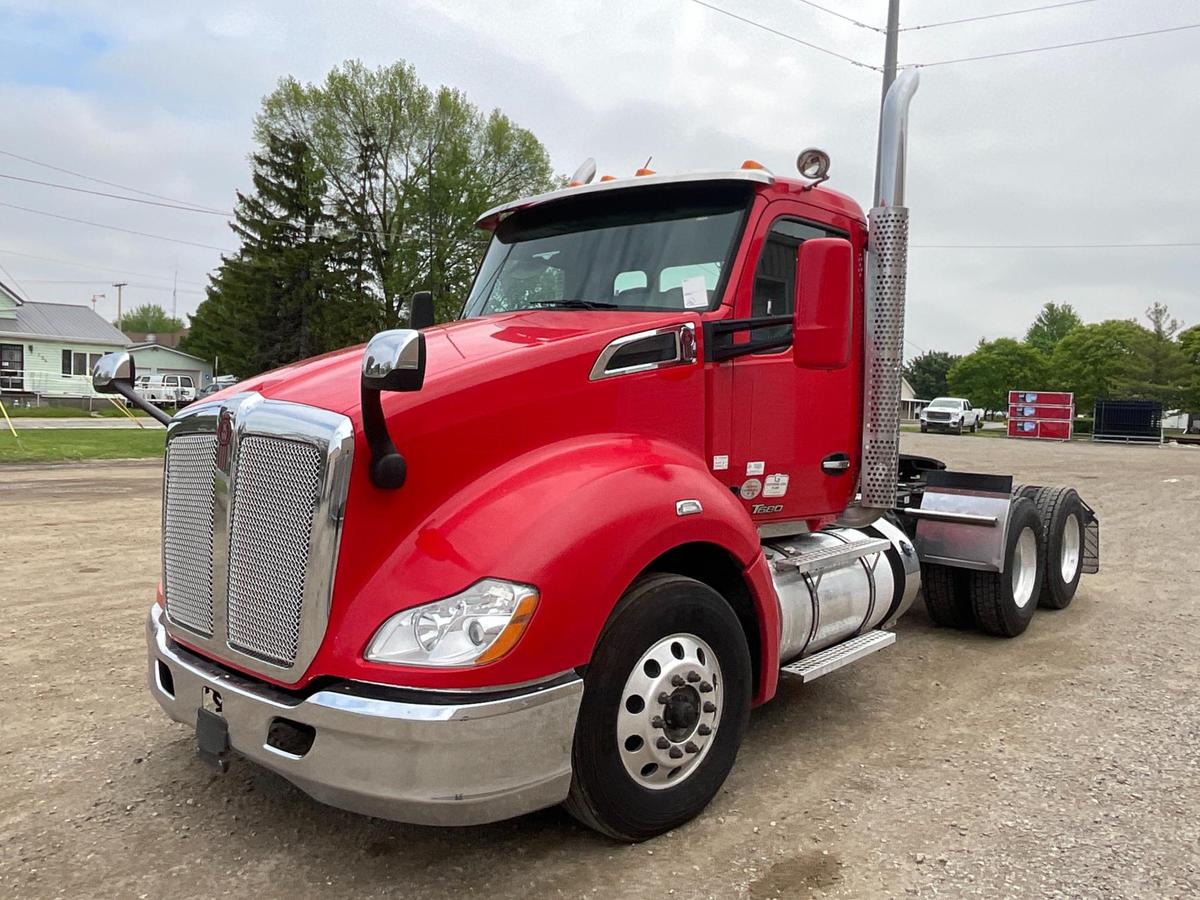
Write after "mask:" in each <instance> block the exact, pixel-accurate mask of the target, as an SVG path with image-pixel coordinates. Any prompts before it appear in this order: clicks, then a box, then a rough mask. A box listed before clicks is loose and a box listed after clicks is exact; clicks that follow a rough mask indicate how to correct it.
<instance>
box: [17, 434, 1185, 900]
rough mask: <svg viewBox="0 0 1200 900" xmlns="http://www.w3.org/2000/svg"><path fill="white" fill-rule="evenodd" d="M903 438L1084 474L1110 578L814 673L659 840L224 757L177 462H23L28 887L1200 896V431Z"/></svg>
mask: <svg viewBox="0 0 1200 900" xmlns="http://www.w3.org/2000/svg"><path fill="white" fill-rule="evenodd" d="M904 442H905V445H906V448H907V449H909V450H911V451H914V452H921V453H928V454H930V455H937V456H940V457H942V458H944V459H946V460H947V461H949V462H950V463H951V464H952V465H954V466H956V467H959V468H962V469H967V470H975V471H999V472H1004V471H1012V472H1014V474H1016V475H1017V476H1018V478H1019V480H1023V481H1028V482H1039V481H1041V482H1072V483H1075V484H1076V485H1077V486H1078V487H1079V489H1080V492H1081V493H1082V494H1083V496H1084V498H1085V499H1086V500H1088V501H1089V502H1091V503H1092V504H1093V505H1094V506H1095V507H1096V508H1097V510H1098V511H1099V514H1100V516H1101V519H1102V522H1103V526H1102V546H1103V556H1102V559H1103V562H1102V566H1103V570H1102V572H1101V574H1099V575H1096V576H1092V577H1090V578H1085V580H1084V582H1083V584H1082V586H1081V589H1080V593H1079V595H1078V596H1077V597H1076V600H1075V603H1074V604H1073V605H1072V606H1071V608H1070V609H1068V610H1066V611H1064V612H1060V613H1053V612H1045V611H1042V612H1039V613H1038V615H1037V617H1036V618H1035V619H1034V622H1033V625H1032V626H1031V628H1030V630H1029V631H1028V632H1027V633H1026V634H1025V635H1024V636H1023V637H1021V638H1018V639H1017V640H1014V641H1004V640H999V639H993V638H985V637H982V636H979V635H973V634H966V635H964V634H959V633H954V632H949V631H943V630H939V629H936V628H934V627H932V625H931V624H930V622H929V620H928V619H927V618H926V616H925V614H924V611H923V609H920V608H918V609H916V610H915V611H914V612H913V613H912V614H910V615H909V616H908V617H907V618H906V619H905V620H903V621H902V622H901V624H900V627H899V629H898V632H899V640H898V641H897V643H896V645H895V646H894V647H892V648H891V649H889V650H886V651H884V652H883V653H880V654H877V655H875V656H873V657H870V658H869V659H868V660H865V661H864V662H862V663H860V664H858V665H855V666H852V667H850V668H847V669H844V670H842V671H840V672H838V673H836V674H833V675H831V676H829V677H827V678H824V679H822V680H820V681H818V682H816V683H815V684H813V685H809V686H807V687H802V686H801V685H799V684H798V683H796V682H795V681H793V680H791V679H790V678H789V679H787V680H786V681H785V683H784V684H783V686H782V688H781V690H780V696H778V697H777V698H776V699H775V701H773V702H772V703H770V704H769V705H768V706H766V707H765V708H763V709H761V710H759V711H757V712H756V713H755V715H754V716H753V719H752V721H751V726H750V731H749V734H748V736H747V740H746V743H745V745H744V747H743V750H742V753H741V756H740V757H739V760H738V765H737V767H736V768H735V770H734V773H733V775H732V777H731V778H730V780H729V782H728V783H727V785H726V787H725V790H724V791H723V793H722V794H721V795H720V796H719V797H718V798H717V800H716V801H715V802H714V804H713V805H712V806H711V807H710V809H709V810H708V812H707V814H706V815H705V816H703V817H702V818H701V819H699V820H698V821H696V822H693V823H692V824H691V825H689V826H687V827H685V828H682V829H680V830H678V831H676V832H675V833H673V834H670V835H667V836H665V837H663V838H660V839H658V840H656V841H653V842H650V843H648V844H643V845H640V846H636V847H629V846H623V845H618V844H614V843H612V842H609V841H606V840H604V839H601V838H599V837H597V836H595V835H593V834H592V833H590V832H588V831H585V830H583V829H582V828H580V827H578V826H576V825H575V824H574V823H573V822H572V820H571V819H569V818H568V817H567V816H566V815H565V814H564V813H562V812H560V811H558V810H549V811H546V812H543V813H539V814H537V815H533V816H528V817H525V818H523V819H520V820H517V821H513V822H507V823H501V824H498V825H493V826H487V827H480V828H470V829H460V830H434V829H425V828H416V827H409V826H404V825H397V824H394V823H389V822H383V821H378V820H372V819H365V818H360V817H356V816H352V815H349V814H344V813H341V812H338V811H336V810H332V809H329V808H326V807H323V806H321V805H319V804H317V803H315V802H314V801H311V800H309V799H308V798H307V797H305V796H304V795H303V794H301V793H300V792H299V791H297V790H295V789H293V788H292V787H290V786H289V785H288V784H287V783H286V782H284V781H282V780H281V779H279V778H277V777H275V776H273V775H270V774H268V773H266V772H264V771H262V770H258V769H255V768H253V767H252V766H250V765H249V764H247V763H244V762H240V763H235V764H234V767H233V769H232V770H231V772H230V773H229V774H228V775H226V776H224V777H219V776H216V775H214V773H213V772H212V771H210V770H209V769H207V768H205V767H204V766H203V765H202V764H201V763H200V762H199V761H198V760H197V759H196V756H195V752H194V749H193V743H192V736H191V733H190V732H189V731H187V730H186V729H184V728H183V727H181V726H178V725H175V724H173V723H170V722H169V721H168V720H167V719H166V718H165V717H164V716H163V715H162V714H161V713H160V711H159V709H158V707H157V705H156V704H154V702H153V701H152V700H151V698H150V696H149V695H148V694H147V692H146V689H145V686H144V684H143V666H144V654H145V650H144V643H143V618H144V616H145V613H146V610H147V608H148V607H149V604H150V602H151V600H152V596H153V591H154V585H155V582H156V580H157V566H158V517H159V502H160V501H159V465H158V464H157V463H150V462H147V463H136V464H126V463H105V464H93V465H67V466H58V467H41V468H36V467H7V468H4V467H0V485H2V486H3V487H2V489H0V641H2V647H3V653H2V654H0V678H2V679H3V683H4V684H5V685H6V686H7V688H8V689H7V690H6V691H5V692H4V693H3V694H2V695H0V895H2V896H5V897H54V896H68V897H72V896H106V897H107V896H111V897H134V896H142V897H155V898H157V897H166V896H170V897H173V898H182V897H204V896H225V895H236V896H255V895H258V896H263V897H274V896H286V895H291V896H308V895H338V896H354V897H375V896H385V895H386V896H403V897H457V896H479V897H516V896H526V897H534V896H537V897H558V896H563V897H591V896H597V897H656V898H662V897H665V896H668V895H671V896H674V897H681V898H689V897H720V898H725V897H750V898H756V900H761V898H770V897H806V896H814V895H815V896H822V897H877V896H893V895H899V896H905V895H916V896H925V897H927V896H933V895H942V896H953V897H958V896H976V895H978V896H988V897H1001V896H1055V897H1058V896H1061V897H1072V898H1074V897H1156V898H1157V897H1182V896H1196V895H1197V894H1200V849H1198V848H1200V777H1198V776H1200V692H1198V691H1197V687H1196V685H1197V682H1198V681H1200V653H1198V652H1197V646H1198V645H1200V599H1198V597H1197V592H1196V590H1195V589H1194V585H1195V584H1196V583H1197V580H1198V576H1200V552H1198V551H1200V544H1198V542H1197V540H1196V534H1197V533H1200V450H1192V449H1186V448H1174V449H1167V448H1162V449H1156V448H1133V447H1112V446H1092V445H1089V444H1073V445H1069V446H1063V445H1042V444H1038V445H1030V444H1017V443H1015V442H1011V441H1005V440H984V439H980V438H958V437H953V436H944V437H943V436H934V435H929V436H924V435H905V438H904ZM110 537H116V538H117V539H118V541H119V543H120V545H121V547H122V549H119V550H114V549H110V548H108V547H106V545H105V541H106V538H110Z"/></svg>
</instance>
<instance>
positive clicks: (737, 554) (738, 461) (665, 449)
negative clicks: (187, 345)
mask: <svg viewBox="0 0 1200 900" xmlns="http://www.w3.org/2000/svg"><path fill="white" fill-rule="evenodd" d="M781 215H787V216H793V217H798V218H802V219H806V220H808V221H811V222H815V223H819V224H825V225H828V226H831V227H833V228H834V229H837V230H839V231H841V232H843V233H844V234H845V235H847V236H848V238H849V240H850V243H851V245H852V247H853V266H854V273H855V277H854V285H853V317H852V326H851V352H850V354H849V362H848V363H847V364H846V365H845V366H842V367H838V368H824V369H802V368H800V367H798V366H796V364H795V363H794V361H793V359H792V352H791V350H790V349H788V350H784V351H781V352H777V353H772V354H765V355H759V356H752V357H743V358H740V359H737V360H734V361H728V362H723V363H703V362H700V363H697V364H696V365H690V366H678V367H674V368H667V369H661V370H657V371H652V372H645V373H640V374H635V375H627V376H621V377H617V378H609V379H602V380H599V381H589V380H588V373H589V371H590V369H591V366H592V364H593V362H594V361H595V359H596V357H597V354H598V353H599V352H600V351H601V350H602V349H603V348H604V347H605V346H606V345H607V344H608V343H609V342H610V341H612V340H613V339H614V338H617V337H620V336H622V335H625V334H629V333H632V332H635V331H641V330H645V329H649V328H655V327H660V326H664V325H670V324H676V323H680V322H693V323H695V325H696V333H697V338H698V341H699V343H700V347H699V353H700V356H701V359H703V352H704V346H703V343H704V340H703V329H702V327H701V326H702V323H703V322H704V321H706V320H714V319H723V318H730V317H734V316H736V317H748V316H749V314H750V299H751V292H752V288H753V279H754V270H755V266H756V265H757V262H758V256H759V254H760V252H761V250H762V245H763V238H764V236H765V235H766V233H767V231H768V230H769V228H770V225H771V223H772V222H773V221H774V220H775V219H776V218H777V217H778V216H781ZM864 245H865V221H864V217H863V214H862V211H861V209H859V207H858V206H857V205H856V204H855V203H854V202H853V201H852V200H850V199H849V198H846V197H844V196H843V195H841V194H838V193H836V192H834V191H830V190H826V189H815V190H809V189H806V188H804V186H803V185H801V184H800V183H799V182H795V181H788V180H780V181H777V182H776V183H775V184H774V185H772V186H762V187H761V188H759V189H758V194H757V196H756V197H755V198H754V200H753V204H752V207H751V211H750V215H749V217H748V220H747V227H746V231H745V234H744V235H743V237H742V240H741V242H740V245H739V247H738V250H737V253H736V257H735V263H734V266H733V268H732V271H731V277H730V278H729V280H728V284H727V286H726V290H725V294H724V297H723V298H722V302H721V305H720V306H719V307H718V308H717V309H715V310H713V311H711V312H703V313H699V314H697V313H692V312H685V311H678V310H676V311H670V312H612V311H603V312H591V311H569V310H537V311H525V312H517V313H509V314H503V315H494V316H488V317H485V318H479V319H470V320H463V321H458V322H454V323H451V324H448V325H443V326H438V327H434V328H430V329H427V330H426V331H425V334H426V342H427V359H428V363H427V375H426V379H425V385H424V387H423V388H422V390H421V391H419V392H416V393H408V394H385V395H384V398H383V406H384V412H385V415H386V416H387V418H388V424H389V429H390V431H391V434H392V437H393V439H394V441H395V443H396V445H397V447H398V449H399V450H400V452H401V453H402V454H403V455H404V456H405V458H406V460H407V463H408V480H407V482H406V484H405V485H404V487H403V488H401V489H399V490H394V491H380V490H377V489H376V488H374V487H373V486H372V485H371V483H370V480H369V478H368V475H367V466H368V462H369V453H368V451H367V447H366V441H365V439H364V437H363V435H362V432H361V428H362V423H361V416H360V411H359V367H360V362H361V356H362V348H361V347H355V348H351V349H348V350H344V351H340V352H337V353H331V354H327V355H325V356H323V357H318V358H315V359H310V360H306V361H304V362H301V363H297V364H295V365H292V366H288V367H286V368H283V369H279V370H276V371H273V372H269V373H267V374H265V375H262V376H259V377H256V378H252V379H248V380H246V381H243V382H241V383H240V384H238V385H237V386H236V387H235V388H234V389H233V391H258V392H259V393H261V394H262V395H263V396H265V397H268V398H275V399H280V400H289V401H294V402H298V403H306V404H310V405H312V406H317V407H322V408H325V409H330V410H334V411H337V412H341V413H344V414H346V415H347V416H349V417H350V418H351V419H352V420H353V421H354V423H355V429H356V433H355V445H356V449H355V459H354V465H353V473H352V477H351V482H350V492H349V496H348V499H347V504H346V519H345V526H344V532H343V537H342V543H341V552H340V558H339V562H338V569H337V575H336V580H335V586H334V594H333V603H332V612H331V615H330V620H329V626H328V630H327V632H326V637H325V640H324V643H323V645H322V647H321V649H320V650H319V652H318V653H317V656H316V657H315V659H314V660H313V662H312V664H311V665H310V667H309V669H308V671H307V672H305V673H304V674H303V676H302V677H300V678H298V679H297V681H296V682H292V683H290V684H291V686H297V685H302V684H304V683H306V682H308V681H310V680H312V679H313V678H315V677H317V676H335V677H342V678H348V679H356V680H365V681H374V682H380V683H389V684H397V685H408V686H415V687H430V688H444V689H454V688H472V687H485V686H495V685H507V684H517V683H522V682H527V681H531V680H534V679H539V678H543V677H546V676H551V675H555V674H558V673H560V672H564V671H567V670H570V669H573V668H576V667H578V666H581V665H584V664H586V663H587V662H588V660H589V659H590V657H591V654H592V650H593V648H594V646H595V643H596V640H597V638H598V636H599V634H600V631H601V628H602V627H603V625H604V623H605V621H606V620H607V618H608V616H609V614H610V613H611V611H612V609H613V606H614V605H615V604H616V602H617V601H618V599H619V598H620V597H621V595H622V593H623V592H624V591H625V589H626V588H627V587H628V586H629V584H630V583H631V582H632V581H633V580H634V579H635V578H636V577H637V576H638V574H639V573H640V572H641V571H643V570H644V569H645V567H646V566H647V565H649V564H650V563H651V562H652V561H653V560H654V559H655V558H656V557H658V556H660V555H661V554H663V553H665V552H667V551H668V550H671V549H672V548H675V547H679V546H681V545H684V544H691V543H703V544H707V545H710V546H711V548H712V552H713V553H724V554H725V555H726V556H727V557H728V558H729V559H731V560H732V561H733V562H734V563H735V564H736V565H737V567H738V568H740V569H742V570H743V571H744V573H745V580H746V585H747V588H748V590H749V591H750V593H751V596H752V598H753V600H754V603H755V605H756V608H757V611H758V618H759V629H760V634H759V637H760V643H761V647H762V653H761V660H760V662H761V667H762V671H763V673H764V675H763V678H762V683H761V684H760V686H759V689H758V691H757V692H756V696H755V700H756V702H760V703H761V702H763V701H765V700H767V699H769V698H770V697H771V696H772V695H773V694H774V692H775V685H776V681H777V678H778V671H777V670H778V644H779V610H778V606H777V602H776V599H775V595H774V591H773V589H772V587H771V582H770V576H769V573H768V571H767V568H766V562H765V560H764V559H763V556H762V552H761V547H760V542H759V538H758V534H757V531H756V527H755V526H756V524H757V522H758V521H764V520H766V521H769V520H772V519H806V520H808V521H809V523H810V524H811V525H812V526H814V527H819V526H820V525H823V524H826V523H828V522H830V521H832V519H833V518H835V517H836V516H837V515H838V514H839V513H840V512H841V511H842V510H843V509H844V508H845V506H846V504H847V502H848V500H849V498H850V496H851V493H852V491H853V487H854V484H855V482H856V481H857V478H858V470H859V446H860V443H861V442H860V439H859V428H860V422H861V405H862V399H861V398H862V377H863V376H862V356H863V354H862V342H863V317H862V309H863V283H862V268H863V261H862V253H863V247H864ZM218 396H219V395H218ZM833 452H845V453H847V454H848V456H849V458H850V460H851V468H850V470H849V471H848V472H846V473H845V474H843V475H839V476H829V475H826V474H824V473H823V472H821V470H820V462H821V460H822V459H823V458H824V457H825V456H827V455H828V454H830V453H833ZM718 454H719V455H728V456H729V458H730V464H729V469H728V470H726V471H717V472H713V471H712V470H711V468H710V467H711V463H712V458H713V456H714V455H718ZM755 461H762V462H763V463H764V476H765V475H770V474H787V475H788V476H789V487H788V491H787V494H786V495H785V496H784V497H782V498H777V499H772V498H760V499H758V500H742V499H740V498H739V497H738V496H736V495H735V494H734V493H733V491H731V487H738V486H740V485H741V484H742V482H743V481H744V480H745V478H746V475H745V471H746V466H747V464H748V463H750V462H755ZM764 476H759V477H764ZM684 498H688V499H698V500H700V501H701V503H702V505H703V513H702V514H700V515H694V516H687V517H682V518H681V517H677V516H676V515H675V502H676V501H677V500H679V499H684ZM756 502H757V503H765V504H772V505H781V506H783V509H782V511H780V512H777V513H772V514H767V515H761V516H752V514H751V509H752V507H753V505H754V504H755V503H756ZM489 576H491V577H497V578H506V579H511V580H513V581H519V582H525V583H529V584H533V585H536V586H537V587H538V589H539V591H540V592H541V602H540V603H539V605H538V608H537V610H536V612H535V613H534V615H533V618H532V620H531V622H530V625H529V628H528V630H527V631H526V633H525V634H524V636H523V637H522V638H521V640H520V642H519V643H518V645H517V646H516V648H515V649H514V650H513V651H512V652H511V653H510V654H509V655H507V656H505V657H503V658H501V659H499V660H497V661H495V662H493V663H490V664H488V665H485V666H479V667H463V668H453V669H445V668H424V667H416V666H393V665H382V664H377V663H370V662H367V661H365V660H364V659H363V652H364V650H365V648H366V646H367V644H368V642H369V641H370V639H371V637H372V635H373V634H374V633H375V631H376V629H377V628H378V627H379V626H380V625H381V624H382V623H383V622H384V620H386V619H387V618H388V617H389V616H391V615H393V614H395V613H396V612H398V611H400V610H403V609H406V608H409V607H413V606H417V605H420V604H423V603H427V602H429V601H432V600H436V599H439V598H442V597H447V596H450V595H452V594H454V593H456V592H458V591H461V590H462V589H464V588H466V587H468V586H469V585H471V584H472V583H474V582H476V581H478V580H479V579H481V578H484V577H489ZM234 665H236V663H235V664H234ZM281 683H282V682H281Z"/></svg>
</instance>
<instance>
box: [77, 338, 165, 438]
mask: <svg viewBox="0 0 1200 900" xmlns="http://www.w3.org/2000/svg"><path fill="white" fill-rule="evenodd" d="M136 377H137V366H136V365H134V362H133V357H132V356H130V355H129V354H128V353H127V352H125V351H124V350H120V351H118V352H116V353H105V354H104V355H103V356H102V357H100V358H99V359H98V360H96V366H95V368H93V369H92V387H93V388H94V389H95V390H96V392H97V393H100V394H119V395H121V396H122V397H124V398H125V399H126V400H128V401H129V402H130V403H132V404H133V405H134V406H136V407H137V408H138V409H140V410H142V411H143V412H145V413H149V414H150V415H151V416H153V417H154V418H155V419H157V420H158V421H159V422H162V423H163V424H164V425H166V424H168V423H169V422H170V421H171V417H170V416H168V415H167V414H166V413H165V412H163V411H162V410H161V409H159V408H158V407H157V406H155V405H154V404H153V403H151V402H150V401H149V400H147V399H146V398H145V397H143V396H142V395H141V394H139V393H138V392H137V391H135V390H134V389H133V381H134V379H135V378H136Z"/></svg>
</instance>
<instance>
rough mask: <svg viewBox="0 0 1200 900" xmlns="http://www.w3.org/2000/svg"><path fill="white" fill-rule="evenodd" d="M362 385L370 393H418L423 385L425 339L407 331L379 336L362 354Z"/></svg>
mask: <svg viewBox="0 0 1200 900" xmlns="http://www.w3.org/2000/svg"><path fill="white" fill-rule="evenodd" d="M362 382H363V387H364V388H369V389H370V390H374V391H419V390H420V389H421V385H423V384H424V383H425V335H423V334H421V333H420V332H419V331H413V330H412V329H410V328H397V329H395V330H394V331H381V332H379V334H377V335H375V337H373V338H371V340H370V341H368V342H367V349H366V350H364V351H363V361H362Z"/></svg>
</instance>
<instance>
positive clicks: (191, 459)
mask: <svg viewBox="0 0 1200 900" xmlns="http://www.w3.org/2000/svg"><path fill="white" fill-rule="evenodd" d="M216 460H217V438H216V435H214V434H184V435H180V436H179V437H177V438H176V439H175V440H173V441H171V442H170V444H168V445H167V457H166V465H165V467H164V471H165V473H166V474H165V484H164V490H163V592H164V595H165V601H166V605H167V615H168V616H170V618H171V619H172V620H173V621H175V622H178V623H179V624H180V625H182V626H184V627H185V628H189V629H191V630H192V631H195V632H197V633H199V634H203V635H205V636H211V635H212V633H213V602H212V600H213V484H214V482H213V466H214V465H215V463H216Z"/></svg>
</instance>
